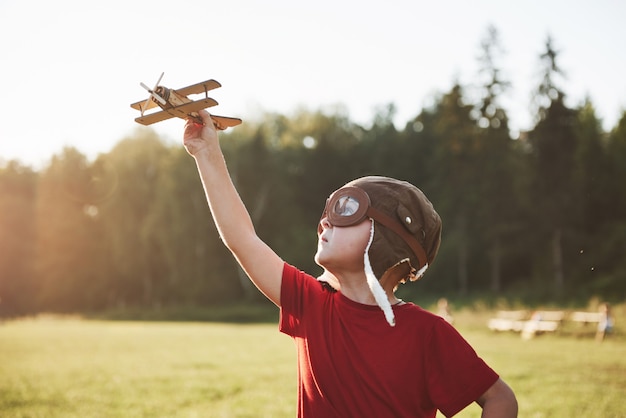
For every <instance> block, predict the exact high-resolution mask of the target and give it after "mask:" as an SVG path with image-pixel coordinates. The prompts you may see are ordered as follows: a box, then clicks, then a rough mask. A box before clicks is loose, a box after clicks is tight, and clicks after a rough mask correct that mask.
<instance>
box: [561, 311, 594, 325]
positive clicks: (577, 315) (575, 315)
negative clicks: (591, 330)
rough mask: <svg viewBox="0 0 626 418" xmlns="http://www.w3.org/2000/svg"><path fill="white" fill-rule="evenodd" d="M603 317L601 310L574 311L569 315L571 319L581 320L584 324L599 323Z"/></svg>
mask: <svg viewBox="0 0 626 418" xmlns="http://www.w3.org/2000/svg"><path fill="white" fill-rule="evenodd" d="M601 319H602V314H601V313H600V312H572V314H571V315H570V317H569V320H570V321H573V322H580V323H582V324H585V325H586V324H597V323H598V322H600V320H601Z"/></svg>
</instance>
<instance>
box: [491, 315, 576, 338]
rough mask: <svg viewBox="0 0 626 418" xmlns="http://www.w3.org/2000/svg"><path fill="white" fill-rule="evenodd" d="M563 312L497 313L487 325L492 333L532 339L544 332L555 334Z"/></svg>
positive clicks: (563, 316) (562, 318)
mask: <svg viewBox="0 0 626 418" xmlns="http://www.w3.org/2000/svg"><path fill="white" fill-rule="evenodd" d="M564 319H565V312H564V311H536V312H534V313H533V314H532V316H530V315H529V313H528V311H498V313H497V314H496V317H495V318H491V319H490V320H489V322H488V324H487V326H488V327H489V329H490V330H492V331H500V332H502V331H514V332H520V333H521V335H522V338H526V339H528V338H532V337H534V336H535V335H537V334H541V333H544V332H556V331H557V330H558V329H559V327H560V325H561V323H562V322H563V320H564Z"/></svg>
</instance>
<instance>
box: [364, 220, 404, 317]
mask: <svg viewBox="0 0 626 418" xmlns="http://www.w3.org/2000/svg"><path fill="white" fill-rule="evenodd" d="M370 220H371V221H372V226H371V228H370V239H369V241H368V243H367V246H366V247H365V254H364V255H363V265H364V267H365V277H366V279H367V284H368V286H369V288H370V290H371V292H372V294H373V295H374V300H376V304H377V305H378V306H379V307H380V309H382V310H383V313H384V314H385V319H387V322H388V323H389V325H391V326H392V327H395V326H396V318H395V316H394V314H393V309H392V308H391V303H389V298H387V293H385V289H383V287H382V286H381V284H380V282H379V281H378V279H377V278H376V275H375V274H374V270H372V265H371V263H370V257H369V251H370V247H371V245H372V241H374V224H375V222H374V220H373V219H371V218H370Z"/></svg>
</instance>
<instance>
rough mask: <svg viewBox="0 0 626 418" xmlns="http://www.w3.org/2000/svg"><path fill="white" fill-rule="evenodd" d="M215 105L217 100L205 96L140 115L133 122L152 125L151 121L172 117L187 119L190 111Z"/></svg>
mask: <svg viewBox="0 0 626 418" xmlns="http://www.w3.org/2000/svg"><path fill="white" fill-rule="evenodd" d="M216 105H217V101H215V100H214V99H211V98H210V97H207V98H206V99H200V100H196V101H194V102H189V103H185V104H183V105H180V106H176V107H171V108H169V109H165V110H162V111H161V112H154V113H150V114H149V115H143V116H140V117H138V118H136V119H135V122H137V123H141V124H142V125H152V124H153V123H157V122H161V121H163V120H166V119H169V118H173V117H178V118H181V119H187V118H188V117H191V116H193V115H192V113H194V112H197V111H198V110H201V109H206V108H208V107H212V106H216Z"/></svg>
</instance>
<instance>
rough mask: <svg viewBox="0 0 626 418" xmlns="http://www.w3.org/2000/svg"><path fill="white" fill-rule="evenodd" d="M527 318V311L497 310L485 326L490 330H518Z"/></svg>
mask: <svg viewBox="0 0 626 418" xmlns="http://www.w3.org/2000/svg"><path fill="white" fill-rule="evenodd" d="M527 319H528V311H498V313H497V314H496V317H495V318H491V319H490V320H489V322H488V323H487V326H488V327H489V329H490V330H492V331H501V332H502V331H515V332H520V331H521V330H522V329H523V328H524V322H525V321H526V320H527Z"/></svg>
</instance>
